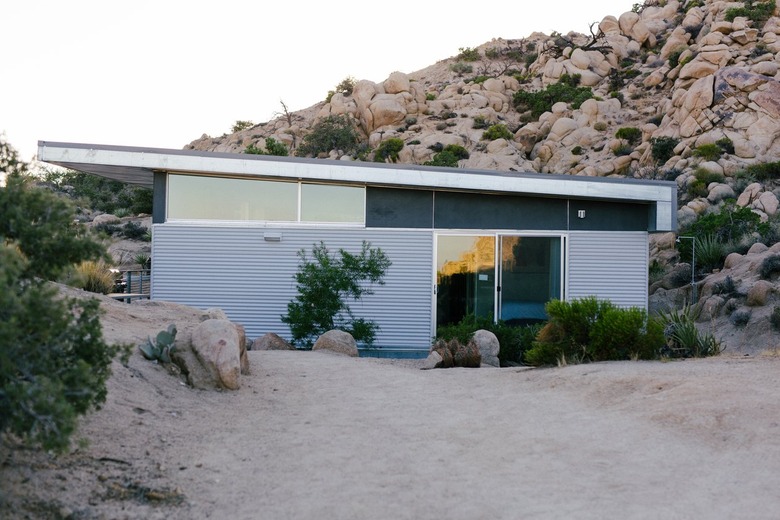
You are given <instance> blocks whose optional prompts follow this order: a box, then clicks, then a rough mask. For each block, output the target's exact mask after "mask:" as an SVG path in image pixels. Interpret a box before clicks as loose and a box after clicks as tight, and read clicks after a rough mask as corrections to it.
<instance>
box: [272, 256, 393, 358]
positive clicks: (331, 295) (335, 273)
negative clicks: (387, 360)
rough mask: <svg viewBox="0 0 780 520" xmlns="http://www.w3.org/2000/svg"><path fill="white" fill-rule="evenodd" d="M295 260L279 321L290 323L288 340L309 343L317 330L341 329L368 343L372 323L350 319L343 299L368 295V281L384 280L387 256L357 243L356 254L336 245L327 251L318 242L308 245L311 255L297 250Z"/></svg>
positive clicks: (372, 335) (373, 330) (371, 337)
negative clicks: (292, 289)
mask: <svg viewBox="0 0 780 520" xmlns="http://www.w3.org/2000/svg"><path fill="white" fill-rule="evenodd" d="M298 257H299V258H300V259H301V263H300V265H299V266H298V272H297V273H296V274H295V281H296V284H297V290H298V295H297V296H296V297H295V299H294V300H292V301H291V302H290V303H288V304H287V314H286V315H284V316H282V322H283V323H286V324H287V325H289V327H290V332H291V333H292V337H293V344H295V345H299V346H303V347H305V348H311V347H312V345H313V344H314V341H315V340H316V338H317V337H318V336H320V335H321V334H323V333H325V332H327V331H329V330H332V329H341V330H344V331H346V332H349V333H350V334H352V337H354V338H355V341H358V342H363V343H364V344H365V345H366V346H367V347H371V346H372V345H373V342H374V338H375V336H376V331H377V330H378V329H379V327H378V325H376V324H375V323H373V322H371V321H368V320H365V319H362V318H355V317H354V315H353V314H352V311H351V310H350V307H349V305H348V304H347V302H346V301H345V300H346V299H347V298H350V299H352V300H355V301H359V300H360V299H361V298H362V297H363V296H365V295H368V294H373V287H372V284H379V285H384V276H385V272H386V271H387V269H388V268H389V267H390V265H391V262H390V259H389V258H388V257H387V255H385V253H384V252H383V251H382V250H381V249H379V248H376V249H373V248H371V244H370V243H368V242H365V241H364V242H363V247H362V249H361V251H360V253H359V254H352V253H350V252H348V251H346V250H344V249H339V251H338V255H336V254H331V253H330V251H328V248H327V247H325V244H324V243H322V242H320V244H319V245H317V244H315V245H314V246H313V247H312V256H311V259H310V258H309V257H308V256H307V255H306V251H304V250H301V251H299V252H298Z"/></svg>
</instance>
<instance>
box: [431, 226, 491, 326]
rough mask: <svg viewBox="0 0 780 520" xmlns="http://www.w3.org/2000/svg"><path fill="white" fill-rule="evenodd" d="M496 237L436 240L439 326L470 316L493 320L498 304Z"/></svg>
mask: <svg viewBox="0 0 780 520" xmlns="http://www.w3.org/2000/svg"><path fill="white" fill-rule="evenodd" d="M495 256H496V237H495V236H494V235H439V236H438V237H437V241H436V326H437V327H439V326H441V325H449V324H453V323H458V322H459V321H461V320H462V319H463V317H464V316H466V315H468V314H474V315H475V316H478V317H485V318H490V317H493V316H494V310H495V301H496V297H495V295H496V292H495V288H496V262H495Z"/></svg>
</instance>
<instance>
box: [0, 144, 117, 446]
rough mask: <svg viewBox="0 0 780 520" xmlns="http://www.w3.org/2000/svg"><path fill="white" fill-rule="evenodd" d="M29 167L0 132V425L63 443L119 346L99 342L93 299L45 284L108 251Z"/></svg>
mask: <svg viewBox="0 0 780 520" xmlns="http://www.w3.org/2000/svg"><path fill="white" fill-rule="evenodd" d="M26 169H27V166H26V164H25V163H23V162H22V161H19V160H18V157H17V154H16V151H15V150H14V149H13V148H12V147H11V146H10V145H8V144H7V143H5V141H4V140H2V139H0V173H3V174H6V185H5V187H0V433H10V434H12V435H14V436H16V437H17V438H19V439H20V440H21V441H22V442H25V443H27V444H33V445H35V444H40V445H41V446H42V447H43V448H45V449H52V450H58V451H61V450H64V449H66V448H67V447H68V445H69V442H70V437H71V435H72V433H73V431H74V429H75V427H76V420H77V418H78V416H80V415H83V414H84V413H86V412H87V411H88V410H89V409H91V408H92V407H93V406H98V405H100V403H102V402H103V401H104V400H105V397H106V386H105V382H106V379H107V378H108V376H109V374H110V366H111V360H112V358H113V357H114V355H115V354H116V353H118V352H119V351H120V350H122V349H123V347H119V346H110V345H107V344H106V343H105V342H104V340H103V337H102V330H101V327H100V319H99V316H100V312H99V311H100V307H99V303H98V301H97V300H96V299H85V300H81V301H79V300H76V299H71V298H62V297H60V295H59V293H58V291H57V290H56V289H55V288H54V287H53V286H51V285H49V284H48V283H47V282H46V280H48V279H53V278H54V277H56V276H59V275H60V274H62V273H63V272H65V271H66V270H67V269H68V268H69V267H70V266H71V265H73V264H75V263H79V262H82V261H85V260H95V259H100V258H102V257H103V256H105V250H104V248H103V246H102V245H100V244H99V243H98V242H96V241H95V240H94V239H92V237H91V236H90V235H89V234H88V233H87V232H86V230H85V229H84V227H83V226H80V225H74V223H73V221H74V216H75V209H74V208H73V206H71V205H70V204H69V203H67V202H66V201H64V200H62V199H61V198H59V197H57V196H56V195H54V194H53V193H51V192H49V191H45V190H42V189H38V188H34V187H32V186H31V182H30V179H29V178H27V177H25V173H26Z"/></svg>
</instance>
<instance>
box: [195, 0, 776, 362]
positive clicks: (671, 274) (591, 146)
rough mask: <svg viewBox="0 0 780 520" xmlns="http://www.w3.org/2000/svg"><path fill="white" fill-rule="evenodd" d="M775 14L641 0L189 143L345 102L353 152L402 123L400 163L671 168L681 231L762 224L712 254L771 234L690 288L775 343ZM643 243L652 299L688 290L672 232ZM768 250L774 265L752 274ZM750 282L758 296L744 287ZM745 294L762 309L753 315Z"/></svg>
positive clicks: (284, 125) (735, 332) (289, 128)
mask: <svg viewBox="0 0 780 520" xmlns="http://www.w3.org/2000/svg"><path fill="white" fill-rule="evenodd" d="M779 15H780V11H778V9H777V7H776V5H775V2H774V1H773V0H772V1H758V0H755V1H748V2H744V3H743V2H726V1H720V0H717V1H713V0H687V1H679V0H668V1H663V0H660V1H657V0H647V1H645V3H644V4H643V5H641V6H637V7H636V8H635V9H634V11H631V12H626V13H624V14H623V15H621V16H620V17H619V18H615V17H613V16H607V17H605V18H603V19H602V20H601V22H600V23H598V24H594V25H593V27H591V34H590V35H584V34H577V33H569V34H567V35H560V34H552V35H546V34H542V33H533V34H531V35H530V36H528V37H526V38H522V39H515V40H504V39H496V40H493V41H490V42H487V43H485V44H483V45H481V46H480V47H478V48H477V49H462V52H461V53H460V54H459V55H458V56H455V57H451V58H448V59H445V60H442V61H440V62H438V63H436V64H434V65H431V66H430V67H428V68H426V69H423V70H420V71H417V72H412V73H408V74H407V73H402V72H393V73H391V74H390V75H389V76H388V78H387V79H386V80H385V81H383V82H381V83H374V82H371V81H366V80H362V81H356V82H355V83H354V86H353V88H351V90H350V89H344V90H342V91H341V92H336V93H334V94H333V95H332V96H330V98H329V99H328V100H327V101H323V102H321V103H318V104H316V105H314V106H312V107H310V108H307V109H305V110H301V111H298V112H291V113H287V114H285V115H284V116H281V117H279V118H277V119H275V120H272V121H269V122H267V123H262V124H259V125H255V126H253V127H251V128H247V129H245V130H242V131H239V132H236V133H233V134H231V135H224V136H221V137H213V138H212V137H209V136H205V135H204V136H203V137H201V138H200V139H197V140H195V141H193V142H192V143H190V144H189V145H188V146H187V147H186V148H189V149H198V150H211V151H220V152H243V151H245V149H246V148H247V147H249V146H253V147H256V148H257V149H261V150H262V149H265V146H266V139H267V138H269V137H272V138H273V139H274V140H276V141H277V142H281V143H284V144H285V145H286V146H287V147H288V149H290V150H291V153H295V151H296V149H298V147H299V146H300V145H301V143H302V142H303V139H304V138H305V136H306V135H307V134H308V133H310V132H311V129H312V127H313V125H314V124H315V123H316V122H317V121H321V120H322V119H323V118H325V117H327V116H343V115H346V116H348V117H349V118H351V120H352V121H354V123H355V125H356V126H357V128H358V129H359V132H360V134H361V137H362V139H363V141H364V143H365V146H364V152H363V154H362V155H359V159H360V160H372V159H373V152H374V151H375V150H376V149H377V147H378V146H380V143H383V142H386V141H387V140H388V139H390V138H398V139H400V140H402V141H403V143H404V144H403V148H401V150H400V151H399V153H398V162H401V163H413V164H422V163H424V162H426V161H430V160H431V159H432V158H433V157H434V155H435V154H436V152H437V151H440V150H441V148H442V146H447V145H459V146H462V147H464V148H465V149H466V150H467V151H468V154H469V156H468V158H466V159H461V160H460V161H459V163H458V166H459V167H467V168H479V169H495V170H503V171H516V172H518V174H522V172H541V173H561V174H572V175H588V176H614V175H619V176H631V177H640V178H654V179H666V180H675V181H676V182H677V184H678V187H679V204H680V207H679V211H678V217H679V219H678V220H679V223H680V227H681V231H683V232H686V231H688V232H691V231H693V232H698V231H697V229H698V228H696V227H695V224H696V222H697V221H699V220H700V219H701V218H702V216H704V215H708V214H717V213H719V212H724V211H731V210H733V209H735V208H736V209H739V208H748V209H749V210H751V211H752V212H753V213H754V214H755V215H758V217H759V219H760V221H761V222H764V223H765V224H764V225H763V226H762V227H761V231H760V232H759V231H756V230H755V229H751V230H750V231H749V232H747V233H745V234H743V235H741V236H737V237H729V238H730V239H733V243H729V244H728V245H726V244H722V245H723V247H724V248H723V251H722V257H723V259H725V257H726V256H727V255H728V254H729V253H736V254H738V255H746V254H747V253H748V250H749V248H750V247H751V245H752V244H754V243H758V242H762V243H763V244H764V245H766V246H767V247H769V248H770V249H769V250H767V251H763V250H762V251H761V254H762V261H761V262H752V268H751V269H748V270H747V271H746V270H745V266H744V262H740V261H738V259H737V258H736V257H734V256H730V257H729V258H730V259H731V260H730V261H729V262H725V265H724V262H722V261H721V262H720V264H718V265H715V266H713V267H714V269H715V270H716V271H719V272H717V273H716V274H717V276H718V277H719V279H725V277H729V276H730V277H731V278H730V280H732V281H734V282H736V289H734V290H732V291H727V292H725V293H724V292H723V291H721V292H720V293H718V291H715V293H713V291H712V287H711V284H710V285H708V282H707V280H703V281H702V283H700V290H699V293H700V295H701V296H702V298H703V300H702V307H706V309H707V312H706V313H704V314H706V315H707V318H708V319H709V320H711V321H712V322H715V321H716V319H720V320H721V321H724V323H723V324H722V325H720V324H719V326H718V329H719V330H718V335H720V336H721V337H723V338H726V339H728V338H736V339H731V340H729V341H730V343H729V344H730V345H737V346H740V347H744V343H745V342H746V339H745V338H747V337H748V336H746V334H747V333H746V332H745V331H746V330H747V329H748V328H750V329H751V330H752V331H755V330H756V327H758V328H760V329H765V330H766V331H767V333H766V334H765V335H764V336H762V337H763V338H764V339H763V340H761V341H760V342H759V343H761V345H762V346H778V345H777V341H776V340H775V339H774V338H773V325H772V323H774V321H776V322H777V325H776V326H777V327H778V328H780V308H779V307H778V306H777V303H778V300H779V299H780V282H778V274H780V250H778V248H780V246H774V247H772V246H773V245H774V244H775V243H777V242H778V240H780V215H778V196H779V195H780V180H779V179H780V163H778V161H780V73H779V67H780V38H779V37H778V35H780V16H779ZM528 93H531V94H533V93H537V95H530V96H529V95H528ZM542 94H544V95H542ZM493 125H503V126H502V127H498V128H497V130H500V131H496V132H491V133H492V134H493V136H499V137H498V138H496V139H486V138H485V137H486V135H485V134H486V131H487V130H489V129H490V128H491V127H492V126H493ZM504 127H505V129H506V130H508V131H503V130H504ZM491 133H488V136H489V135H490V134H491ZM502 134H503V135H502ZM320 156H327V157H329V158H333V159H345V160H352V159H354V158H355V157H356V156H357V154H355V153H354V152H352V153H344V151H341V150H332V151H330V153H325V154H320ZM724 207H725V208H726V209H725V210H724ZM729 208H731V209H729ZM756 229H757V228H756ZM725 240H726V239H725V238H724V237H723V236H720V237H716V241H721V242H724V241H725ZM751 251H752V254H757V253H758V252H757V251H755V250H752V249H751ZM767 255H768V256H767ZM651 256H652V258H653V259H654V260H657V262H658V263H657V264H656V267H657V269H656V271H655V275H654V276H652V277H651V282H655V283H653V285H652V286H651V294H652V297H651V306H653V307H655V308H664V307H669V306H671V305H674V304H675V302H676V303H677V304H679V303H680V302H682V301H685V300H689V299H690V286H686V285H685V284H686V280H687V281H690V265H688V264H685V265H682V264H680V263H679V262H680V260H681V259H680V256H679V254H678V253H677V250H676V248H675V242H674V237H673V235H671V234H669V235H659V236H654V237H652V239H651ZM749 257H750V255H747V257H740V258H749ZM765 257H766V258H769V260H767V261H766V262H767V264H766V265H767V266H769V267H766V269H764V270H763V274H759V271H761V265H759V264H762V262H764V260H763V258H765ZM773 258H777V260H776V261H775V260H772V259H773ZM773 262H774V263H776V264H777V268H776V269H773V268H771V265H774V264H773ZM686 266H687V269H688V274H687V279H686V276H685V272H684V268H685V267H686ZM737 266H741V267H740V269H741V270H739V271H738V272H737V271H735V272H734V273H733V274H731V270H733V269H736V268H737ZM697 267H699V268H700V267H701V266H697ZM698 270H700V269H697V271H698ZM708 272H709V271H703V272H702V273H701V275H700V278H702V279H703V278H704V277H705V275H707V274H708ZM758 282H761V285H762V287H763V289H762V293H763V294H764V297H762V298H760V299H759V300H755V299H752V300H751V299H749V298H748V297H747V295H748V293H749V292H750V291H751V289H752V287H753V286H754V285H755V284H756V283H758ZM706 287H709V290H704V291H702V290H701V289H702V288H706ZM713 298H719V299H720V300H718V301H717V302H716V301H715V300H714V299H713ZM721 300H722V301H721ZM718 302H719V303H718ZM755 307H761V309H762V310H761V311H760V312H752V315H753V316H755V317H756V318H754V319H752V318H750V315H751V309H753V308H755ZM740 309H743V312H741V314H740V313H739V312H737V311H739V310H740ZM744 309H746V310H744ZM734 312H737V314H738V315H739V316H740V317H739V318H738V319H731V318H733V316H734ZM746 313H747V319H746V318H745V315H746ZM773 315H776V316H775V317H774V318H773ZM751 320H753V321H751ZM776 332H777V329H774V334H775V335H776ZM754 336H755V334H754V333H752V332H751V333H750V338H753V337H754ZM750 341H751V342H754V339H751V340H750ZM756 341H757V340H756Z"/></svg>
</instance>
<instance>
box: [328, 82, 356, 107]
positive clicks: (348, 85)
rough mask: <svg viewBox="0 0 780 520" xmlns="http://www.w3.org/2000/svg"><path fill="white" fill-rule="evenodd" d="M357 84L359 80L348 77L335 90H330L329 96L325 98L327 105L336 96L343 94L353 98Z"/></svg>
mask: <svg viewBox="0 0 780 520" xmlns="http://www.w3.org/2000/svg"><path fill="white" fill-rule="evenodd" d="M356 83H357V80H356V79H355V78H353V77H352V76H347V77H346V78H344V79H342V80H341V83H339V84H338V85H336V88H335V89H334V90H329V91H328V95H327V97H326V98H325V102H326V103H330V100H331V98H333V96H334V95H336V94H343V95H345V96H351V95H352V91H353V90H355V84H356Z"/></svg>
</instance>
